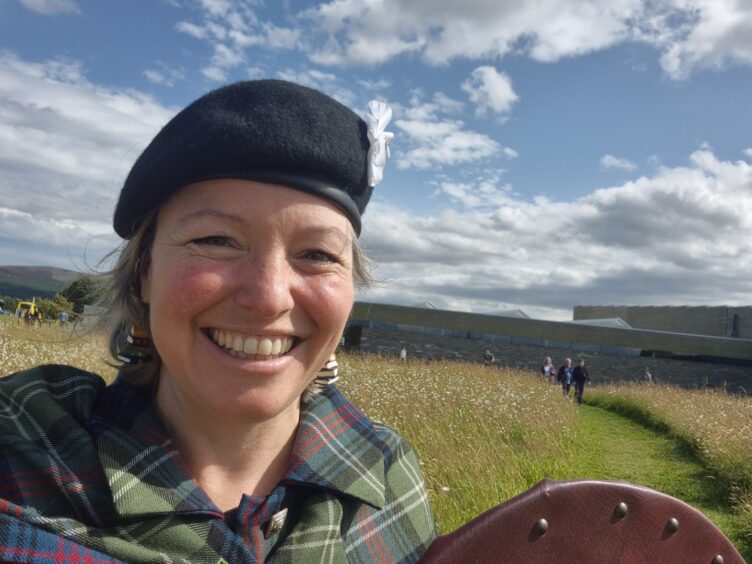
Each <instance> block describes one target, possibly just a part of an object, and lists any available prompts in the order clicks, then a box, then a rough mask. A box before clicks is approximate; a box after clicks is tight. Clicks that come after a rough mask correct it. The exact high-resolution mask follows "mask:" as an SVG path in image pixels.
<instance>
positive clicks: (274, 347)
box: [209, 329, 294, 360]
mask: <svg viewBox="0 0 752 564" xmlns="http://www.w3.org/2000/svg"><path fill="white" fill-rule="evenodd" d="M209 336H210V337H211V339H212V341H214V342H215V343H217V344H218V345H219V346H220V347H222V348H223V349H225V350H226V351H227V352H229V353H230V354H231V355H233V356H237V357H239V358H250V357H255V358H256V360H261V359H260V358H258V357H267V358H270V357H275V356H280V355H283V354H285V353H286V352H287V351H289V350H290V349H291V348H292V345H293V341H294V340H293V338H292V337H248V336H245V335H240V334H238V333H230V332H229V331H220V330H219V329H211V330H210V331H209Z"/></svg>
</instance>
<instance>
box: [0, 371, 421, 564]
mask: <svg viewBox="0 0 752 564" xmlns="http://www.w3.org/2000/svg"><path fill="white" fill-rule="evenodd" d="M283 508H287V510H288V514H287V518H286V520H285V522H284V525H283V526H282V528H281V530H279V531H277V532H276V533H273V534H271V535H265V533H268V523H269V521H270V519H271V517H272V516H273V515H274V514H276V513H277V512H278V511H280V510H281V509H283ZM266 536H268V538H266ZM434 536H435V531H434V525H433V519H432V516H431V510H430V508H429V505H428V499H427V495H426V490H425V486H424V483H423V478H422V475H421V471H420V468H419V466H418V464H417V460H416V458H415V455H414V453H413V451H412V450H411V448H410V447H409V446H408V445H407V443H405V442H404V441H403V440H402V439H401V438H400V437H399V436H398V435H397V434H396V433H395V432H394V431H392V430H391V429H389V428H387V427H384V426H382V425H377V424H375V423H373V422H371V421H370V420H369V419H368V418H367V417H366V416H365V415H364V414H363V413H362V412H360V411H359V410H358V409H356V408H355V407H354V406H353V405H352V404H351V403H350V402H349V401H348V400H347V399H345V398H344V396H342V395H341V394H340V393H339V391H337V390H336V388H334V387H333V386H329V387H328V389H327V390H326V391H325V392H324V393H322V394H321V395H318V396H316V397H315V398H314V399H312V400H311V401H309V402H307V403H306V404H305V405H304V409H303V411H302V414H301V420H300V426H299V429H298V433H297V436H296V439H295V445H294V449H293V457H292V460H291V462H290V465H289V467H288V468H287V470H286V472H285V474H284V476H283V478H282V480H281V481H280V483H279V484H278V485H277V487H276V488H275V489H274V491H272V493H271V494H270V495H269V496H268V497H265V498H263V497H256V496H243V497H242V499H241V500H240V503H239V506H238V508H237V510H236V511H235V512H233V513H232V514H228V515H225V514H223V513H222V512H221V511H220V510H219V509H218V508H217V507H216V506H215V505H214V504H213V503H212V502H211V500H210V499H209V498H208V497H207V496H206V494H205V493H204V492H203V491H202V490H201V489H200V488H199V487H198V485H197V484H196V482H195V481H193V479H192V478H191V476H190V473H189V471H188V470H187V468H186V466H185V464H184V463H183V462H182V460H181V458H180V455H179V454H178V452H177V450H176V448H175V446H174V443H173V442H172V440H171V438H170V437H169V435H168V433H167V431H166V429H165V427H164V425H163V424H162V422H161V421H160V420H159V419H158V418H157V416H156V415H155V413H154V412H153V411H152V410H151V409H150V398H149V396H148V394H145V393H144V392H143V391H141V390H140V389H139V388H136V387H133V386H130V385H128V384H126V383H125V382H123V381H122V380H121V379H118V380H117V381H116V382H115V383H114V384H113V385H111V386H106V385H105V383H104V381H103V380H102V379H101V378H100V377H99V376H97V375H95V374H92V373H89V372H85V371H82V370H79V369H77V368H72V367H69V366H59V365H48V366H40V367H37V368H34V369H31V370H27V371H24V372H19V373H17V374H14V375H11V376H8V377H6V378H2V379H0V560H2V561H3V562H39V563H48V562H50V563H52V562H56V563H57V562H74V563H75V562H81V563H84V562H86V563H91V564H94V563H103V562H120V561H124V562H211V563H217V564H219V563H223V562H224V563H229V564H233V563H235V562H264V561H267V562H272V561H273V562H305V563H309V562H414V561H416V560H418V559H419V558H420V555H421V554H422V553H423V552H424V551H425V550H426V549H427V547H428V545H429V544H430V543H431V541H432V540H433V538H434Z"/></svg>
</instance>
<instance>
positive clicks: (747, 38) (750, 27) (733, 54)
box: [661, 0, 752, 79]
mask: <svg viewBox="0 0 752 564" xmlns="http://www.w3.org/2000/svg"><path fill="white" fill-rule="evenodd" d="M674 1H675V7H676V9H677V12H679V13H681V14H682V15H683V17H684V19H685V23H684V25H683V26H681V27H679V28H678V29H674V30H671V32H669V33H668V34H667V35H670V41H667V42H666V43H665V50H664V54H663V56H662V57H661V66H662V67H663V68H664V70H665V71H666V72H667V73H668V74H669V75H670V76H671V77H672V78H675V79H685V78H687V77H688V76H689V74H690V73H691V72H692V71H693V70H694V69H695V68H718V67H722V66H724V65H725V64H727V63H742V64H752V17H750V15H751V13H750V8H749V5H748V3H746V2H739V1H737V0H684V1H680V0H674Z"/></svg>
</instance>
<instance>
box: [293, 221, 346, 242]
mask: <svg viewBox="0 0 752 564" xmlns="http://www.w3.org/2000/svg"><path fill="white" fill-rule="evenodd" d="M301 231H302V233H303V234H306V235H311V236H316V235H318V236H332V237H336V238H337V239H339V240H340V241H342V242H343V243H345V242H347V240H348V236H347V233H345V232H344V231H342V229H340V228H339V227H334V226H333V225H312V226H310V227H305V228H303V229H302V230H301Z"/></svg>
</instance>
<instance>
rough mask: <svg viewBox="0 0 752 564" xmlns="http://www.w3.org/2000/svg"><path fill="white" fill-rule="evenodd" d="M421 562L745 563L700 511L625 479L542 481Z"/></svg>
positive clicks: (436, 546)
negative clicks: (623, 480)
mask: <svg viewBox="0 0 752 564" xmlns="http://www.w3.org/2000/svg"><path fill="white" fill-rule="evenodd" d="M541 520H545V521H541ZM420 562H421V563H422V564H443V563H447V564H448V563H451V564H455V563H462V564H466V563H473V562H478V563H480V562H483V563H488V562H510V563H515V564H517V563H524V564H527V563H541V564H542V563H548V562H550V563H556V564H568V563H577V564H586V563H593V564H596V563H597V564H605V563H616V562H618V563H630V564H631V563H643V562H644V563H651V564H656V563H658V564H671V563H676V564H688V563H694V562H697V563H701V564H731V563H734V564H736V563H742V564H743V563H744V559H743V558H742V557H741V555H740V554H739V552H738V551H737V550H736V549H735V548H734V546H733V545H732V544H731V542H730V541H729V540H728V539H727V538H726V537H725V536H724V534H723V533H722V532H721V531H720V530H719V529H718V528H717V527H716V526H715V525H713V523H711V522H710V521H709V520H708V519H707V518H706V517H705V516H704V515H703V514H702V513H700V512H699V511H697V510H696V509H694V508H693V507H691V506H690V505H687V504H686V503H684V502H683V501H679V500H678V499H676V498H673V497H671V496H668V495H666V494H662V493H659V492H656V491H654V490H651V489H649V488H644V487H641V486H635V485H633V484H630V483H627V482H607V481H598V480H563V481H556V480H550V479H545V480H543V481H541V482H539V483H538V484H537V485H535V486H533V487H532V488H530V489H529V490H527V491H525V492H523V493H521V494H520V495H518V496H516V497H513V498H512V499H510V500H508V501H506V502H504V503H502V504H500V505H498V506H496V507H494V508H493V509H491V510H489V511H487V512H486V513H483V514H482V515H480V516H479V517H477V518H475V519H473V520H472V521H470V522H469V523H467V524H466V525H464V526H462V527H460V528H459V529H457V530H456V531H454V532H453V533H451V534H448V535H443V536H440V537H438V538H437V539H436V540H435V541H434V542H433V544H432V545H431V546H430V547H429V549H428V551H427V552H426V553H425V554H424V556H423V558H422V559H421V561H420Z"/></svg>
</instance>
